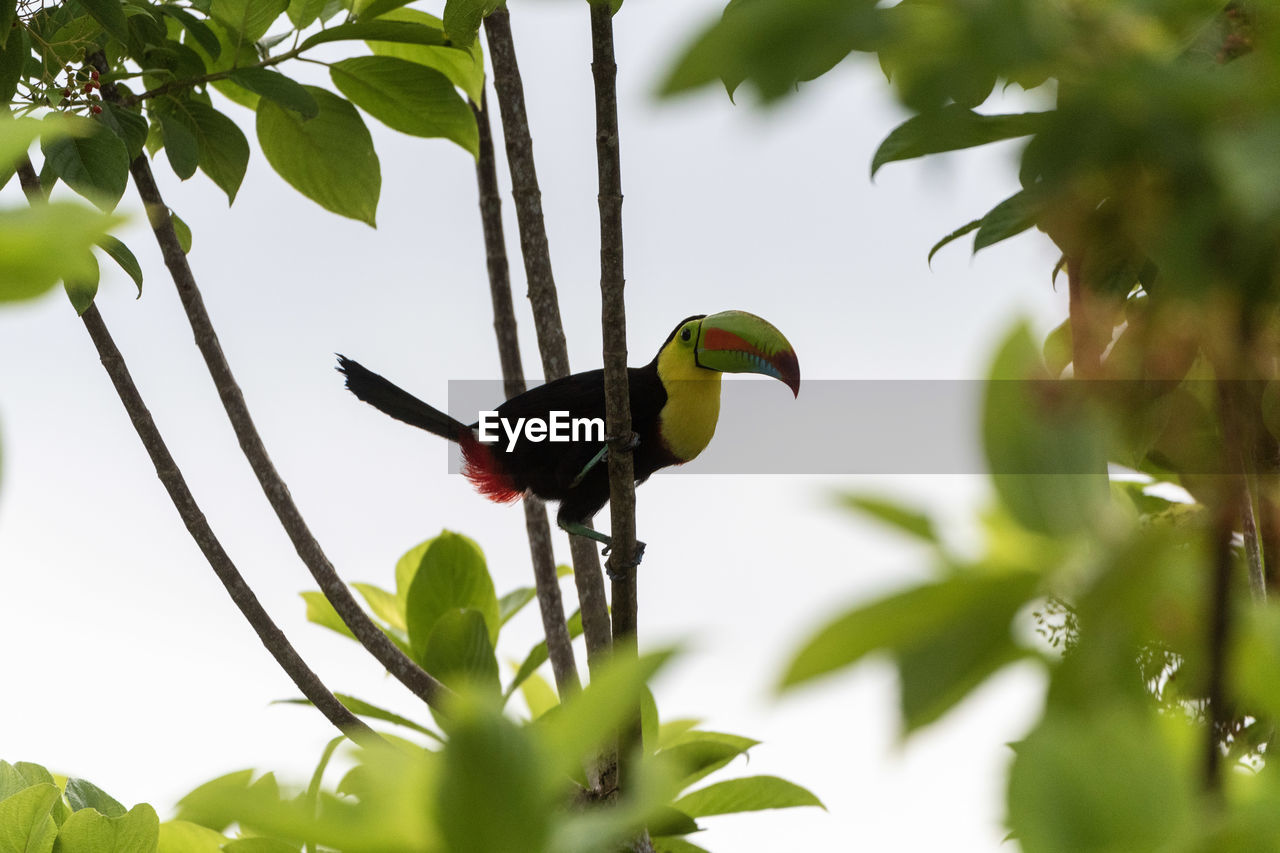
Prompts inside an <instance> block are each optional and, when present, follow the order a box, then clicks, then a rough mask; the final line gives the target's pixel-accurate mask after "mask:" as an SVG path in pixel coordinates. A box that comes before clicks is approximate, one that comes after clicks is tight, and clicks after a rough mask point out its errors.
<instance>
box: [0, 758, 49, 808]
mask: <svg viewBox="0 0 1280 853" xmlns="http://www.w3.org/2000/svg"><path fill="white" fill-rule="evenodd" d="M47 781H49V783H50V784H52V781H53V780H51V779H50V780H47ZM31 785H32V782H31V780H29V779H28V778H27V777H26V776H25V775H24V774H23V773H22V771H20V770H18V768H17V767H15V766H14V765H12V764H10V763H9V762H7V761H0V800H6V799H8V798H9V797H12V796H13V795H14V794H16V793H18V792H19V791H21V790H24V789H26V788H29V787H31Z"/></svg>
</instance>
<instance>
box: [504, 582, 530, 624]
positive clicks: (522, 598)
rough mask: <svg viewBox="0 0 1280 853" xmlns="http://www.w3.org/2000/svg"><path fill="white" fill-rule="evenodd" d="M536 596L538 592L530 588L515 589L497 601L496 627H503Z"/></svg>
mask: <svg viewBox="0 0 1280 853" xmlns="http://www.w3.org/2000/svg"><path fill="white" fill-rule="evenodd" d="M537 596H538V591H537V590H536V589H534V588H533V587H531V586H522V587H517V588H516V589H513V590H511V592H509V593H507V594H506V595H504V596H502V598H500V599H498V625H499V626H501V625H505V624H507V622H509V621H510V620H511V617H512V616H515V615H516V614H517V613H519V612H520V611H521V610H523V609H524V606H525V605H526V604H528V603H529V602H530V601H533V600H534V599H535V598H537Z"/></svg>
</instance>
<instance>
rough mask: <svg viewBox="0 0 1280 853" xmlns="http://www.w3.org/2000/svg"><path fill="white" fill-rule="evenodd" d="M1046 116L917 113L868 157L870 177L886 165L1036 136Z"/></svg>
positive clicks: (961, 110)
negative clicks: (1006, 140)
mask: <svg viewBox="0 0 1280 853" xmlns="http://www.w3.org/2000/svg"><path fill="white" fill-rule="evenodd" d="M1048 116H1049V113H1017V114H1014V115H990V116H989V115H980V114H978V113H975V112H974V111H973V110H970V109H966V108H965V107H961V106H959V105H957V104H948V105H947V106H944V107H942V108H940V109H938V110H933V111H930V112H926V113H920V114H918V115H915V116H912V117H911V118H909V119H907V120H906V121H904V122H903V123H902V124H900V125H898V126H897V127H896V128H894V129H893V131H892V132H891V133H890V134H889V135H888V136H886V137H885V139H884V142H881V143H880V147H879V148H878V149H876V153H875V156H874V157H872V158H871V177H873V178H874V177H875V174H876V172H877V171H878V170H879V169H880V167H881V166H883V165H885V164H886V163H892V162H895V161H898V160H911V159H914V158H916V157H924V156H925V155H927V154H938V153H940V152H943V151H957V150H959V149H962V148H973V147H975V146H978V145H986V144H988V143H991V142H997V141H999V140H1002V139H1014V138H1016V137H1019V136H1029V135H1031V134H1033V133H1038V132H1039V131H1040V130H1041V129H1042V128H1043V127H1044V126H1045V124H1046V121H1047V119H1048Z"/></svg>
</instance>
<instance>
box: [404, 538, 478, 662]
mask: <svg viewBox="0 0 1280 853" xmlns="http://www.w3.org/2000/svg"><path fill="white" fill-rule="evenodd" d="M462 608H470V609H471V610H474V611H476V612H477V613H479V614H480V615H481V616H483V617H484V623H485V626H486V628H487V631H488V635H489V641H490V644H491V645H492V643H495V642H497V639H498V627H499V624H498V596H497V594H496V593H495V592H494V590H493V579H492V578H491V577H489V568H488V566H486V565H485V560H484V552H483V551H481V550H480V546H479V545H477V544H476V543H475V542H474V541H472V540H471V539H469V538H467V537H466V536H463V535H461V534H458V533H453V532H451V531H448V530H446V531H443V532H441V534H440V535H439V536H437V537H436V538H435V539H433V540H432V541H431V544H430V546H429V547H428V548H427V549H426V551H425V552H424V553H423V555H422V560H421V564H420V567H419V569H418V572H417V574H416V575H415V576H414V578H413V583H412V584H411V585H410V587H409V594H408V596H406V602H405V620H406V622H407V623H408V626H409V641H410V644H411V645H412V647H413V650H414V654H415V655H416V656H417V657H418V658H419V659H421V657H422V654H423V652H424V651H425V650H426V646H427V640H428V637H430V635H431V633H432V631H434V630H435V626H436V622H437V621H438V620H439V619H441V618H442V617H443V616H444V615H445V614H446V613H448V612H449V611H452V610H458V609H462ZM495 666H496V664H495Z"/></svg>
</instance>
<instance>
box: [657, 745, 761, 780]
mask: <svg viewBox="0 0 1280 853" xmlns="http://www.w3.org/2000/svg"><path fill="white" fill-rule="evenodd" d="M758 743H759V741H757V740H752V739H751V738H747V737H740V736H738V735H728V734H721V733H719V732H697V731H695V732H688V733H686V734H685V735H683V736H681V737H680V738H678V739H677V741H676V742H675V743H672V744H670V745H669V746H667V747H665V748H664V749H662V750H661V751H660V752H659V753H658V755H659V756H661V758H662V760H663V761H669V762H671V763H672V764H673V765H675V766H676V767H677V768H678V769H677V773H678V774H679V778H680V787H681V788H687V787H688V786H690V785H692V784H694V783H695V782H697V781H698V780H700V779H702V778H704V777H706V776H708V775H710V774H711V773H714V772H715V771H717V770H719V769H720V768H722V767H724V766H725V765H727V764H728V763H729V762H730V761H732V760H733V759H735V758H737V757H738V756H739V755H742V754H744V753H745V752H746V751H747V750H748V749H750V748H751V747H753V746H755V745H757V744H758Z"/></svg>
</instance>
